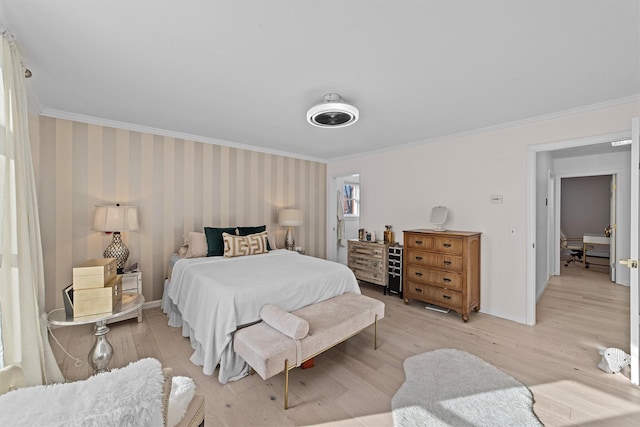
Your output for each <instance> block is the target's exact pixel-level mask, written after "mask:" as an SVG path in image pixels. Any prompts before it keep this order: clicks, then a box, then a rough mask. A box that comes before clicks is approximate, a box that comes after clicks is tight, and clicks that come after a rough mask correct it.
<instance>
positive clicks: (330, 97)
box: [307, 93, 360, 128]
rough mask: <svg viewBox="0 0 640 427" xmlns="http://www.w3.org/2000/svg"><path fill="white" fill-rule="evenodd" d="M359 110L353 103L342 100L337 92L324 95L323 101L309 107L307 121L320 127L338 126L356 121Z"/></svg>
mask: <svg viewBox="0 0 640 427" xmlns="http://www.w3.org/2000/svg"><path fill="white" fill-rule="evenodd" d="M359 114H360V112H359V111H358V109H357V108H356V107H354V106H353V105H350V104H347V103H346V102H344V100H343V99H342V97H341V96H340V95H338V94H337V93H329V94H327V95H325V96H324V101H323V102H321V103H320V104H316V105H314V106H313V107H311V108H309V111H307V121H309V123H311V124H312V125H314V126H318V127H321V128H340V127H345V126H349V125H352V124H354V123H355V122H357V121H358V115H359Z"/></svg>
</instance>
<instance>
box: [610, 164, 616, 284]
mask: <svg viewBox="0 0 640 427" xmlns="http://www.w3.org/2000/svg"><path fill="white" fill-rule="evenodd" d="M610 191H611V193H610V196H609V197H610V200H611V204H610V206H609V227H610V230H611V235H610V236H609V266H610V270H609V273H610V275H611V281H612V282H613V283H615V282H616V268H617V267H618V266H617V265H616V245H617V243H616V238H617V234H616V230H617V228H618V224H617V222H618V220H617V218H618V215H617V212H616V203H617V200H616V194H617V192H618V176H617V175H616V174H615V173H614V174H613V175H611V186H610Z"/></svg>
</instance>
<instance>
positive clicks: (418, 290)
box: [414, 288, 422, 292]
mask: <svg viewBox="0 0 640 427" xmlns="http://www.w3.org/2000/svg"><path fill="white" fill-rule="evenodd" d="M414 291H416V292H422V289H420V288H415V289H414Z"/></svg>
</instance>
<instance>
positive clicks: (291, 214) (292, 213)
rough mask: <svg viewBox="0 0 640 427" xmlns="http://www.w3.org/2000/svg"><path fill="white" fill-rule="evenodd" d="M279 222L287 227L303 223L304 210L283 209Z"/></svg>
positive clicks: (279, 214)
mask: <svg viewBox="0 0 640 427" xmlns="http://www.w3.org/2000/svg"><path fill="white" fill-rule="evenodd" d="M278 224H280V225H283V226H285V227H297V226H299V225H302V211H301V210H300V209H282V210H281V211H280V212H279V213H278Z"/></svg>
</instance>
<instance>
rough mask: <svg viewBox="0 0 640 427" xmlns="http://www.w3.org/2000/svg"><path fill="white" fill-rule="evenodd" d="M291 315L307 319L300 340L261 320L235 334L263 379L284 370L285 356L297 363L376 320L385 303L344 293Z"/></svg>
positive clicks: (236, 344) (239, 350)
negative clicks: (307, 330) (304, 331)
mask: <svg viewBox="0 0 640 427" xmlns="http://www.w3.org/2000/svg"><path fill="white" fill-rule="evenodd" d="M293 314H295V315H296V316H298V317H300V318H301V319H304V320H306V321H307V322H309V334H308V335H307V336H306V337H305V338H303V339H301V340H294V339H292V338H290V337H288V336H286V335H284V334H282V333H280V332H278V331H277V330H275V329H273V328H272V327H270V326H269V325H267V324H266V323H264V322H262V323H257V324H255V325H252V326H249V327H247V328H243V329H240V330H238V331H237V332H236V333H235V336H234V340H233V341H234V343H233V345H234V350H235V351H236V353H237V354H239V355H240V357H242V358H243V359H244V360H245V361H246V362H247V363H248V364H249V365H250V366H251V367H252V368H253V369H254V370H255V371H256V372H257V373H258V374H259V375H260V376H261V377H262V378H263V379H265V380H266V379H268V378H271V377H272V376H274V375H276V374H278V373H280V372H282V371H283V370H284V361H285V359H288V360H289V365H290V366H299V365H300V364H301V363H302V362H303V361H304V360H305V359H308V358H310V357H312V356H314V355H316V354H318V353H321V352H323V351H325V350H327V349H329V348H331V347H332V346H334V345H336V344H338V343H340V342H342V341H344V340H345V339H347V338H349V337H350V336H352V335H354V334H356V333H358V332H360V331H361V330H362V329H364V328H366V327H367V326H369V325H371V324H372V323H373V322H374V321H375V318H376V315H377V316H378V320H380V319H382V318H383V317H384V303H382V302H381V301H378V300H376V299H373V298H370V297H367V296H365V295H360V294H355V293H347V294H342V295H339V296H337V297H334V298H331V299H328V300H325V301H322V302H319V303H317V304H312V305H309V306H306V307H303V308H301V309H299V310H296V311H294V312H293Z"/></svg>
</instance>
